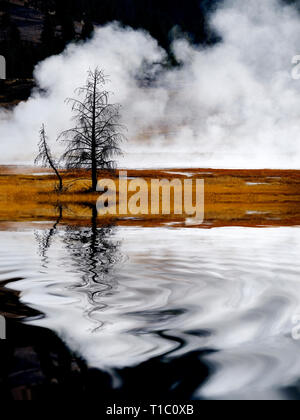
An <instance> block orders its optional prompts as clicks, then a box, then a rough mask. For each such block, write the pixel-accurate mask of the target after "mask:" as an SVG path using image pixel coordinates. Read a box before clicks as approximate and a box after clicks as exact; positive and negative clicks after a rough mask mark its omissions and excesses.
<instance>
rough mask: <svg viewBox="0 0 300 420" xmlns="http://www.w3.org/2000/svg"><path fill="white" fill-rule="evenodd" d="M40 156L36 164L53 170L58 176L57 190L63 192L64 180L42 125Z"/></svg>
mask: <svg viewBox="0 0 300 420" xmlns="http://www.w3.org/2000/svg"><path fill="white" fill-rule="evenodd" d="M38 147H39V154H38V156H37V157H36V159H35V162H34V163H35V164H36V165H39V164H41V165H43V166H44V167H48V168H51V169H52V170H53V171H54V173H55V175H56V176H57V179H58V187H57V190H58V191H59V192H62V190H63V180H62V177H61V175H60V173H59V172H58V169H57V164H56V162H55V160H54V158H53V157H52V153H51V150H50V147H49V145H48V138H47V135H46V130H45V126H44V124H43V125H42V127H41V129H40V141H39V145H38Z"/></svg>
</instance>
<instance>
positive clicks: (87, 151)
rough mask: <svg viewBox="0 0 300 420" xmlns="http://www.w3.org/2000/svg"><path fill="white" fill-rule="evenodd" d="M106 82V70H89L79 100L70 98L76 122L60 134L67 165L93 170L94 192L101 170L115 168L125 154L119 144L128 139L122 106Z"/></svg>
mask: <svg viewBox="0 0 300 420" xmlns="http://www.w3.org/2000/svg"><path fill="white" fill-rule="evenodd" d="M106 82H107V77H106V76H105V74H104V73H103V71H102V70H99V69H98V68H96V69H95V70H94V71H91V70H90V71H89V72H88V78H87V81H86V84H85V86H83V87H81V88H79V89H77V90H76V92H77V94H78V99H73V98H68V99H67V100H66V101H67V103H71V104H72V111H73V112H74V118H73V120H74V121H75V124H76V125H75V127H74V128H71V129H70V130H67V131H64V132H63V133H62V134H61V135H60V137H59V138H60V139H61V140H62V141H63V142H64V143H66V145H67V146H66V152H65V153H64V155H63V157H62V159H63V160H64V161H65V162H66V166H67V168H68V169H78V168H84V169H87V170H88V171H90V172H91V181H92V190H93V191H96V190H97V182H98V172H99V170H101V169H108V170H113V169H115V167H116V162H115V157H116V156H117V155H120V154H122V152H121V149H120V147H119V145H120V143H121V141H123V139H125V136H124V135H123V134H122V132H123V129H124V127H123V126H122V125H121V124H120V105H119V104H113V103H111V102H110V92H108V91H107V90H105V89H104V88H105V84H106Z"/></svg>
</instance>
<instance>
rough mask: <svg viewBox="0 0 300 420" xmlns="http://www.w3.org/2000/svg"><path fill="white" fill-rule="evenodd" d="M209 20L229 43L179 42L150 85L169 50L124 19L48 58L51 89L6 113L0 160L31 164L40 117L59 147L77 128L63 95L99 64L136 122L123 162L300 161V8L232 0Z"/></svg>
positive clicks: (45, 81) (298, 164)
mask: <svg viewBox="0 0 300 420" xmlns="http://www.w3.org/2000/svg"><path fill="white" fill-rule="evenodd" d="M211 25H212V26H213V28H214V29H215V30H216V31H217V33H218V34H219V35H220V36H221V38H222V42H220V43H219V44H217V45H215V46H213V47H208V48H200V47H195V46H193V45H191V44H189V42H188V41H187V40H185V39H179V40H176V41H174V43H173V51H174V54H175V56H176V57H177V59H178V60H180V61H181V62H182V66H181V67H180V68H177V69H171V70H165V71H163V70H162V69H161V71H160V72H159V76H158V78H157V81H156V83H155V86H154V87H153V86H152V87H151V88H146V87H142V84H141V83H140V82H141V80H142V79H143V76H144V73H143V72H144V71H145V69H146V68H151V66H153V64H155V63H162V62H163V61H164V60H165V58H166V53H165V51H163V50H162V49H161V48H159V46H158V45H157V42H156V41H155V40H153V39H152V38H151V37H150V36H149V35H148V34H146V33H145V32H141V31H134V30H132V29H128V28H127V29H124V28H121V27H120V26H118V25H117V24H111V25H108V26H106V27H103V28H99V29H97V30H96V33H95V36H94V38H93V39H92V40H91V41H88V42H86V43H83V44H80V45H70V46H69V47H68V48H67V49H66V51H65V52H64V53H63V54H61V55H59V56H53V57H51V58H49V59H47V60H45V61H44V62H42V63H40V64H39V65H38V66H37V68H36V71H35V78H36V80H37V83H38V86H39V87H40V88H42V89H44V90H45V91H46V93H44V94H42V93H40V92H37V91H36V92H34V93H33V94H32V96H31V98H30V99H29V100H28V101H27V102H24V103H21V104H20V105H19V106H17V107H16V108H15V109H14V111H13V112H11V113H3V114H0V139H1V140H0V141H1V155H0V162H1V163H12V162H21V161H22V162H24V161H25V162H28V163H32V161H33V156H34V154H35V151H36V143H37V133H38V129H39V127H40V125H41V123H42V122H45V123H46V125H47V127H48V132H49V136H50V138H51V139H52V141H51V143H52V146H53V147H54V148H55V149H56V150H57V152H58V151H59V150H58V146H57V144H56V142H55V138H56V137H57V135H58V133H59V132H60V131H62V130H63V129H66V128H68V127H70V117H71V113H70V109H69V108H68V107H67V106H66V105H65V103H64V99H65V98H66V97H68V96H73V91H74V89H75V88H76V87H78V86H81V85H82V84H83V82H84V81H85V78H86V72H87V69H88V68H93V67H96V66H99V67H101V68H103V69H104V70H105V71H106V73H107V74H109V75H110V80H111V83H110V86H109V89H110V90H112V91H114V92H115V95H114V97H113V99H114V101H117V102H120V103H121V104H122V106H123V109H122V112H123V118H124V123H125V124H126V125H127V127H128V138H129V142H128V143H126V144H124V150H125V151H126V154H125V157H124V158H123V159H121V160H120V165H121V166H127V167H151V166H152V167H158V166H160V167H172V166H173V167H191V166H194V167H201V166H203V167H223V168H225V167H232V168H251V167H252V168H255V167H269V168H275V167H277V168H300V81H295V80H293V79H292V77H291V70H292V67H291V59H292V57H293V56H295V55H296V54H299V53H300V44H299V41H300V17H299V14H298V12H297V11H296V9H295V8H293V7H291V6H284V5H283V4H282V3H280V2H279V0H264V1H263V2H262V1H261V0H248V1H247V2H245V1H243V0H226V1H225V2H224V4H223V5H222V6H221V7H219V8H218V10H217V11H216V12H215V13H214V14H213V16H212V19H211ZM158 67H159V66H158Z"/></svg>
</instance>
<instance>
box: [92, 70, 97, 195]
mask: <svg viewBox="0 0 300 420" xmlns="http://www.w3.org/2000/svg"><path fill="white" fill-rule="evenodd" d="M96 91H97V79H96V75H95V80H94V97H93V121H92V151H91V152H92V153H91V154H92V156H91V160H92V190H93V191H95V192H96V191H97V184H98V174H97V150H96Z"/></svg>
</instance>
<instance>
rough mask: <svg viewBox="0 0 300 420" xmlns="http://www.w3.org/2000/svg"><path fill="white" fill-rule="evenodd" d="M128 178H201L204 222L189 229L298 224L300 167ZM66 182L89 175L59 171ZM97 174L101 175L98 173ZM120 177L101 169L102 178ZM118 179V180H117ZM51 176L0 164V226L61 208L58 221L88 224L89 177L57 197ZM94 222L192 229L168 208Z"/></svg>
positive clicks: (92, 197) (44, 217) (138, 173)
mask: <svg viewBox="0 0 300 420" xmlns="http://www.w3.org/2000/svg"><path fill="white" fill-rule="evenodd" d="M127 173H128V177H130V178H137V177H141V178H144V179H146V180H147V181H148V182H149V181H150V180H151V179H153V178H160V179H163V178H165V179H169V180H172V179H174V178H180V179H185V178H189V179H196V178H200V179H204V182H205V220H204V223H202V224H201V225H191V227H199V228H213V227H223V226H244V227H272V226H299V225H300V171H296V170H271V169H261V170H228V169H194V168H192V169H180V168H177V169H164V170H163V169H162V170H150V169H147V170H127ZM62 175H63V178H64V182H65V183H70V184H71V185H72V184H73V182H74V180H75V179H78V178H84V177H87V173H85V172H84V171H77V172H68V171H62ZM100 176H101V174H100ZM108 176H110V177H115V178H118V171H117V172H116V174H115V175H114V176H113V175H108V174H107V173H105V172H104V173H103V174H102V177H106V178H107V177H108ZM116 182H117V179H116ZM54 184H55V177H54V176H53V175H49V170H48V169H41V168H32V167H21V166H0V229H7V228H10V229H16V228H19V227H21V226H22V225H23V224H24V223H25V224H26V225H27V224H28V223H32V222H43V223H42V224H39V227H41V226H47V224H45V222H50V224H51V222H52V221H55V220H57V217H58V216H59V213H60V212H59V208H62V217H61V220H60V222H61V223H62V224H72V225H80V226H81V225H89V224H90V222H91V210H90V209H91V206H92V205H94V204H95V203H96V200H97V198H98V196H99V194H92V193H82V189H84V188H86V186H87V184H88V181H86V180H82V181H78V182H76V183H74V185H72V187H71V188H70V190H69V191H67V192H65V193H63V194H62V195H60V196H58V195H57V194H56V193H54V192H53V186H54ZM97 223H98V224H99V225H101V224H110V223H112V224H115V225H119V226H141V227H162V226H167V227H170V228H171V227H180V228H183V227H190V225H186V217H185V216H178V215H175V214H173V213H172V212H171V214H170V215H168V216H162V215H158V216H151V215H150V214H149V215H139V216H137V217H132V216H131V215H129V214H127V215H122V216H115V217H111V216H110V217H105V218H102V217H98V219H97Z"/></svg>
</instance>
